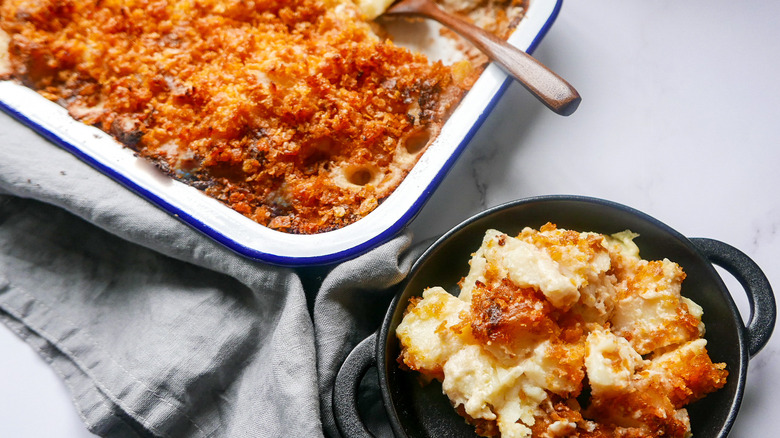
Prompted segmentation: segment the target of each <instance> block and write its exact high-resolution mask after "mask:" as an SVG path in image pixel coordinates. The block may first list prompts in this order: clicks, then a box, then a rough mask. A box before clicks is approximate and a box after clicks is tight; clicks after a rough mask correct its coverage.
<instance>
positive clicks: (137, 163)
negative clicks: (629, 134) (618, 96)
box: [0, 0, 562, 266]
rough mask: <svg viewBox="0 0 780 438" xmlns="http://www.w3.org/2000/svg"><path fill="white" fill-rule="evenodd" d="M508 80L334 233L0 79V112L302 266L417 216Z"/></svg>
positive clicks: (244, 241)
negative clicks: (218, 187)
mask: <svg viewBox="0 0 780 438" xmlns="http://www.w3.org/2000/svg"><path fill="white" fill-rule="evenodd" d="M561 3H562V0H533V1H531V3H530V5H529V7H528V10H527V12H526V14H525V17H524V19H523V20H522V22H521V23H520V24H519V25H518V27H517V30H516V31H515V32H514V33H513V34H512V36H511V37H510V39H509V41H510V42H511V43H512V44H513V45H515V46H517V47H519V48H520V49H522V50H525V51H527V52H529V53H531V52H532V51H533V49H534V48H535V47H536V46H537V44H538V43H539V42H540V41H541V39H542V38H543V37H544V35H545V33H546V32H547V30H548V29H549V27H550V26H551V25H552V23H553V22H554V20H555V18H556V16H557V14H558V11H559V9H560V7H561ZM510 81H511V79H509V78H508V77H507V76H506V74H505V73H503V72H502V71H501V70H500V69H499V68H498V67H497V66H495V65H490V66H489V67H488V68H487V69H486V70H485V72H484V73H483V74H482V75H481V76H480V78H479V80H478V81H477V82H476V84H475V85H474V87H473V88H472V89H471V90H470V91H469V93H468V94H467V95H466V96H465V97H464V99H463V101H462V102H461V103H460V105H459V106H458V108H457V109H456V110H455V111H454V112H453V114H452V116H451V117H450V118H449V120H448V121H447V122H446V123H445V124H444V126H443V127H442V130H441V133H440V134H439V136H438V137H437V138H436V139H435V140H434V141H433V142H432V143H431V145H430V146H429V147H428V149H427V150H426V151H425V153H424V154H423V155H422V156H421V157H420V160H419V162H418V163H417V164H416V165H415V166H414V168H413V169H412V170H411V172H410V173H409V174H408V176H407V177H406V179H404V181H403V182H402V183H401V184H400V185H399V187H398V188H397V189H396V190H395V191H394V192H393V193H392V194H391V195H390V196H389V197H388V198H387V199H385V201H384V202H382V204H381V205H379V207H377V208H376V209H375V210H374V211H373V212H371V213H370V214H368V215H367V216H366V217H364V218H363V219H361V220H359V221H357V222H355V223H353V224H351V225H348V226H346V227H343V228H341V229H338V230H335V231H329V232H326V233H321V234H313V235H296V234H288V233H283V232H279V231H275V230H272V229H269V228H266V227H264V226H262V225H259V224H257V223H256V222H254V221H252V220H251V219H249V218H247V217H245V216H243V215H241V214H239V213H237V212H235V211H233V210H232V209H230V208H228V207H227V206H225V205H224V204H222V203H220V202H219V201H216V200H214V199H212V198H210V197H208V196H207V195H205V194H204V193H203V192H201V191H200V190H197V189H195V188H193V187H190V186H187V185H186V184H184V183H181V182H179V181H174V180H171V179H169V178H167V177H161V174H160V172H159V171H157V170H156V169H155V168H154V167H153V166H151V165H148V164H147V163H146V162H144V161H143V159H141V158H138V157H136V156H134V155H133V152H132V151H131V150H129V149H127V148H125V147H123V146H122V145H121V144H120V143H118V142H117V141H115V140H114V139H113V138H112V137H111V136H109V135H108V134H105V133H104V132H102V131H100V130H98V129H96V128H94V127H91V126H87V125H85V124H83V123H80V122H77V121H75V120H74V119H72V118H71V117H70V116H69V115H68V113H67V111H66V110H65V109H64V108H62V107H60V106H59V105H56V104H54V103H52V102H50V101H49V100H47V99H45V98H43V97H41V96H40V95H38V94H37V93H35V92H34V91H31V90H30V89H28V88H26V87H23V86H21V85H18V84H16V83H14V82H11V81H0V107H1V108H2V109H3V110H5V111H6V112H8V113H9V114H11V115H12V116H14V117H16V118H17V119H18V120H20V121H21V122H22V123H25V124H27V125H29V126H30V127H31V128H33V129H34V130H36V131H38V132H39V133H41V134H42V135H44V136H45V137H47V138H49V139H50V140H52V141H53V142H54V143H56V144H58V145H59V146H61V147H63V148H65V149H67V150H68V151H70V152H72V153H73V154H75V155H76V156H78V157H79V158H81V159H82V160H84V161H86V162H87V163H89V164H90V165H92V166H94V167H95V168H97V169H98V170H100V171H101V172H103V173H105V174H107V175H109V176H110V177H112V178H114V179H116V180H117V181H119V182H120V183H122V184H124V185H125V186H127V187H128V188H130V189H131V190H133V191H135V192H136V193H138V194H140V195H141V196H144V197H146V198H148V199H149V200H150V201H152V202H154V203H155V204H157V205H158V206H159V207H160V208H163V209H165V210H166V211H168V212H169V213H171V214H173V215H175V216H176V217H178V218H180V219H181V220H183V221H184V222H186V223H187V224H189V225H191V226H192V227H194V228H196V229H198V230H200V231H201V232H203V233H204V234H206V235H208V236H209V237H211V238H213V239H214V240H216V241H218V242H220V243H222V244H224V245H225V246H227V247H229V248H231V249H232V250H234V251H236V252H238V253H240V254H242V255H244V256H246V257H249V258H252V259H256V260H261V261H264V262H268V263H272V264H279V265H288V266H303V265H315V264H330V263H335V262H339V261H342V260H345V259H348V258H351V257H355V256H357V255H359V254H361V253H363V252H365V251H368V250H369V249H371V248H374V247H376V246H378V245H380V244H381V243H383V242H385V241H387V240H388V239H390V238H392V237H393V236H394V235H396V234H397V233H398V232H399V231H401V230H402V229H403V228H404V227H405V226H406V225H407V224H408V223H409V222H410V221H411V220H412V219H413V218H414V217H415V216H416V215H417V213H418V212H419V211H420V209H421V208H422V206H423V205H424V204H425V202H426V201H427V200H428V198H429V197H430V195H431V194H432V193H433V191H434V190H435V189H436V187H437V186H438V185H439V183H440V182H441V181H442V179H443V178H444V177H445V175H446V174H447V172H448V171H449V170H450V168H451V167H452V165H453V164H454V162H455V160H456V159H457V157H458V156H459V155H460V153H461V152H462V150H463V148H464V147H465V146H466V145H467V144H468V142H469V140H470V139H471V137H472V136H473V135H474V133H475V132H476V130H477V128H478V127H479V125H480V124H481V123H482V122H483V120H484V119H485V117H487V114H488V112H489V111H490V109H491V108H492V107H493V106H494V105H495V103H496V101H497V100H498V98H499V97H500V95H501V94H502V92H503V91H504V89H505V88H506V87H507V86H508V84H509V83H510Z"/></svg>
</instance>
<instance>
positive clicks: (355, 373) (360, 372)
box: [333, 333, 377, 438]
mask: <svg viewBox="0 0 780 438" xmlns="http://www.w3.org/2000/svg"><path fill="white" fill-rule="evenodd" d="M376 336H377V334H376V333H374V334H372V335H371V336H369V337H367V338H366V339H363V341H361V342H360V343H359V344H358V345H357V346H356V347H355V348H354V349H353V350H352V352H350V353H349V355H348V356H347V358H346V359H345V360H344V364H342V365H341V368H340V369H339V372H338V374H336V382H335V384H334V385H333V415H334V417H336V425H337V426H338V428H339V432H341V435H343V436H346V437H350V438H352V437H361V438H364V437H365V438H369V437H373V436H374V435H373V434H371V432H369V430H368V428H366V426H365V424H363V421H362V420H361V419H360V413H359V412H358V401H357V395H358V387H359V386H360V381H361V380H363V376H365V375H366V372H367V371H368V370H369V368H371V367H373V366H376Z"/></svg>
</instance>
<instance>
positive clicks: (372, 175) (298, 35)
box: [0, 0, 509, 233]
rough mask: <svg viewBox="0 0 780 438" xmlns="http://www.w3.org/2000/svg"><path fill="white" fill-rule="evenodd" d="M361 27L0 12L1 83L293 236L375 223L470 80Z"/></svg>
mask: <svg viewBox="0 0 780 438" xmlns="http://www.w3.org/2000/svg"><path fill="white" fill-rule="evenodd" d="M507 25H509V23H508V22H507V23H504V29H506V26H507ZM372 26H375V25H374V24H370V23H367V22H365V21H364V20H362V18H361V16H360V15H359V13H358V12H357V10H356V7H355V6H354V5H352V4H351V3H347V2H340V1H338V0H285V1H281V0H257V1H239V0H2V3H1V6H0V27H1V28H2V31H3V32H5V34H6V36H7V37H8V38H9V39H10V43H9V44H8V55H9V61H10V67H11V73H10V75H9V74H6V75H5V76H6V79H8V78H12V79H15V80H18V81H20V82H21V83H23V84H24V85H26V86H29V87H31V88H33V89H35V90H37V91H39V92H40V93H41V94H42V95H43V96H45V97H46V98H48V99H50V100H52V101H55V102H57V103H59V104H60V105H62V106H64V107H66V108H67V109H68V111H69V112H70V114H71V115H72V116H73V117H74V118H76V119H78V120H81V121H83V122H84V123H87V124H91V125H94V126H96V127H98V128H100V129H102V130H104V131H106V132H109V133H110V134H112V135H113V136H114V137H115V138H117V139H118V140H119V141H120V142H121V143H123V144H124V145H126V146H127V147H130V148H132V149H133V150H135V151H136V152H137V154H138V155H140V156H142V157H144V158H147V159H150V160H151V161H153V162H154V163H155V164H157V166H158V167H159V168H161V169H162V170H163V171H165V172H166V173H168V174H169V175H171V176H173V177H175V178H177V179H179V180H182V181H185V182H187V183H189V184H191V185H193V186H195V187H198V188H200V189H202V190H204V191H205V192H206V193H208V194H209V195H211V196H213V197H215V198H217V199H219V200H220V201H222V202H224V203H226V204H227V205H229V206H230V207H231V208H233V209H235V210H236V211H238V212H240V213H242V214H244V215H245V216H248V217H249V218H251V219H253V220H255V221H257V222H259V223H260V224H263V225H266V226H269V227H271V228H274V229H278V230H281V231H286V232H290V233H318V232H323V231H328V230H332V229H336V228H340V227H343V226H345V225H347V224H350V223H352V222H354V221H356V220H358V219H360V218H361V217H363V216H365V215H366V214H368V213H369V212H370V211H372V210H373V209H374V208H376V207H377V206H378V204H379V203H380V202H381V201H382V200H383V199H385V198H386V197H387V196H388V195H389V194H390V193H391V192H392V191H393V190H394V189H395V188H396V187H397V185H398V184H399V183H400V181H401V180H402V179H403V178H404V176H405V175H406V174H407V173H408V171H409V169H410V168H411V167H412V166H413V165H414V163H415V162H416V160H417V158H419V155H420V153H421V151H422V150H423V149H424V148H425V147H426V145H427V143H428V142H429V140H430V139H431V138H433V137H435V135H436V134H437V133H438V129H439V128H440V126H441V124H442V123H443V122H444V120H445V119H446V117H447V116H448V114H449V113H450V112H451V110H452V109H453V108H454V106H455V105H456V104H457V102H458V101H459V99H460V98H461V97H462V95H463V93H464V92H465V90H467V89H468V88H469V87H470V86H471V84H472V83H473V80H474V79H475V77H476V74H477V73H478V70H479V69H478V68H474V69H469V68H466V69H464V68H463V66H459V67H457V68H455V69H453V68H451V67H448V66H444V65H442V64H441V63H440V62H435V63H432V62H430V61H429V60H428V59H427V58H425V57H424V56H423V55H421V54H417V53H413V52H411V51H409V50H407V49H404V48H401V47H398V46H396V45H394V44H393V43H391V42H389V41H387V40H381V39H379V38H377V37H376V33H375V32H374V31H373V30H372ZM380 33H381V32H380ZM1 49H2V48H0V50H1Z"/></svg>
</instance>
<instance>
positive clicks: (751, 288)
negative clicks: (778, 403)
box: [690, 238, 777, 357]
mask: <svg viewBox="0 0 780 438" xmlns="http://www.w3.org/2000/svg"><path fill="white" fill-rule="evenodd" d="M690 240H691V242H693V244H694V245H695V246H696V248H698V249H699V251H700V252H701V253H702V254H703V255H704V256H705V257H706V258H707V259H708V260H709V261H710V262H712V263H714V264H716V265H718V266H720V267H722V268H723V269H725V270H727V271H728V272H730V273H731V275H733V276H734V278H736V279H737V281H739V283H740V284H741V285H742V287H743V288H744V289H745V293H746V294H747V298H748V302H749V303H750V319H749V320H748V323H747V326H746V329H747V337H748V352H749V353H750V357H753V356H755V355H756V354H757V353H758V352H759V351H761V349H762V348H764V346H765V345H766V343H767V342H769V337H770V336H771V335H772V331H773V330H774V328H775V321H776V319H777V307H776V305H775V296H774V293H773V292H772V286H771V285H770V284H769V280H768V279H767V278H766V275H765V274H764V272H763V271H762V270H761V268H759V267H758V265H757V264H756V262H754V261H753V259H751V258H750V257H748V256H747V255H746V254H745V253H743V252H742V251H740V250H738V249H737V248H734V247H733V246H731V245H729V244H726V243H723V242H721V241H718V240H714V239H706V238H692V239H690Z"/></svg>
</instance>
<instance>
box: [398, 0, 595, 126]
mask: <svg viewBox="0 0 780 438" xmlns="http://www.w3.org/2000/svg"><path fill="white" fill-rule="evenodd" d="M384 15H406V16H417V17H424V18H430V19H432V20H435V21H438V22H439V23H441V24H442V25H444V26H446V27H448V28H450V29H452V30H453V31H455V32H457V33H458V34H459V35H460V36H462V37H463V38H465V39H467V40H468V41H470V42H471V43H472V44H474V46H476V47H477V48H478V49H479V50H481V51H482V52H483V53H485V54H486V55H487V56H488V58H490V59H491V60H493V61H495V62H496V63H498V64H499V65H500V66H501V67H503V69H504V71H506V72H507V73H508V74H510V75H511V76H512V77H513V78H515V79H516V80H517V81H518V82H520V83H521V84H522V85H523V86H524V87H525V88H526V89H527V90H528V91H530V92H531V93H532V94H533V95H534V96H536V98H537V99H539V100H540V101H541V102H542V103H543V104H545V105H546V106H547V107H548V108H550V109H551V110H553V111H555V112H556V113H557V114H560V115H562V116H568V115H570V114H572V113H573V112H574V111H575V110H576V109H577V107H578V106H579V105H580V101H581V100H582V98H581V97H580V95H579V93H577V90H575V89H574V87H572V86H571V85H569V83H568V82H566V81H565V80H563V79H562V78H561V77H560V76H558V75H557V74H555V73H554V72H552V71H551V70H550V69H548V68H547V67H545V66H544V65H542V63H540V62H539V61H537V60H536V59H534V58H533V57H531V56H530V55H528V54H527V53H525V52H523V51H522V50H520V49H518V48H517V47H514V46H512V45H511V44H509V43H507V42H506V41H504V40H502V39H501V38H498V37H497V36H495V35H493V34H492V33H489V32H487V31H485V30H482V29H481V28H479V27H477V26H474V25H473V24H471V23H468V22H466V21H463V20H461V19H460V18H457V17H455V16H454V15H452V14H450V13H448V12H445V11H444V10H443V9H441V8H439V6H437V5H436V3H434V2H433V1H432V0H401V1H399V2H397V3H395V4H393V5H392V6H391V7H390V8H389V9H387V11H385V13H384Z"/></svg>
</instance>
